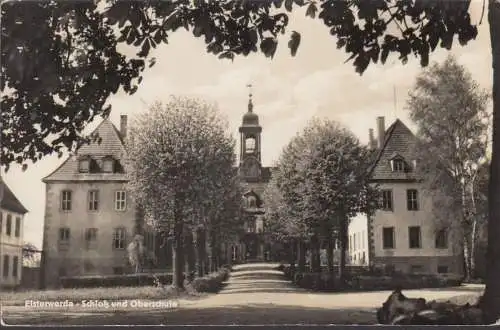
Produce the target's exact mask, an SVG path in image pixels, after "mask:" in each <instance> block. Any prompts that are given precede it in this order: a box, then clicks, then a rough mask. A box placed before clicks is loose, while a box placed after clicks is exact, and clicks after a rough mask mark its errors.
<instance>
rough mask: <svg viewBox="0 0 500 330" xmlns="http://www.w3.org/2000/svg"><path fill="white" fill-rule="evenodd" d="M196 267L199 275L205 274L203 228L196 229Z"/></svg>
mask: <svg viewBox="0 0 500 330" xmlns="http://www.w3.org/2000/svg"><path fill="white" fill-rule="evenodd" d="M196 268H197V269H198V277H203V276H204V275H205V231H204V230H203V229H202V228H198V229H197V230H196Z"/></svg>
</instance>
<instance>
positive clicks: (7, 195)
mask: <svg viewBox="0 0 500 330" xmlns="http://www.w3.org/2000/svg"><path fill="white" fill-rule="evenodd" d="M0 199H1V204H0V205H1V207H2V209H5V210H8V211H11V212H15V213H20V214H25V213H28V210H27V209H26V208H25V207H24V206H23V204H21V202H20V201H19V200H18V199H17V197H16V195H14V193H13V192H12V190H10V188H9V186H8V185H7V184H6V183H5V182H4V181H3V179H2V178H0Z"/></svg>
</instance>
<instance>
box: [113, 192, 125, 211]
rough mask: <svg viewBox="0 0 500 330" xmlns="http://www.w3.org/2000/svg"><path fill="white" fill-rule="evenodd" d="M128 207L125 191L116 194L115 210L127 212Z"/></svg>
mask: <svg viewBox="0 0 500 330" xmlns="http://www.w3.org/2000/svg"><path fill="white" fill-rule="evenodd" d="M126 207H127V200H126V194H125V191H117V192H115V210H116V211H125V209H126Z"/></svg>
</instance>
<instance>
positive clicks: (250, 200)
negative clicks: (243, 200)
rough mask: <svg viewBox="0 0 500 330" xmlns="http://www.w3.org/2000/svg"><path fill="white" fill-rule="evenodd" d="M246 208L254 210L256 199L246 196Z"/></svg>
mask: <svg viewBox="0 0 500 330" xmlns="http://www.w3.org/2000/svg"><path fill="white" fill-rule="evenodd" d="M247 206H248V207H249V208H255V207H257V198H255V196H248V198H247Z"/></svg>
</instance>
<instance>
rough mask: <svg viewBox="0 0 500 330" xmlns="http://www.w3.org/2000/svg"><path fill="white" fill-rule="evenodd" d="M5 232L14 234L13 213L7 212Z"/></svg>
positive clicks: (8, 234)
mask: <svg viewBox="0 0 500 330" xmlns="http://www.w3.org/2000/svg"><path fill="white" fill-rule="evenodd" d="M5 234H6V235H7V236H10V235H11V234H12V215H10V214H7V221H6V222H5Z"/></svg>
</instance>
